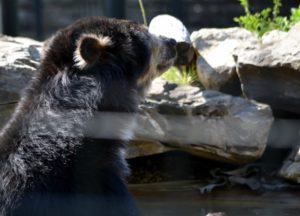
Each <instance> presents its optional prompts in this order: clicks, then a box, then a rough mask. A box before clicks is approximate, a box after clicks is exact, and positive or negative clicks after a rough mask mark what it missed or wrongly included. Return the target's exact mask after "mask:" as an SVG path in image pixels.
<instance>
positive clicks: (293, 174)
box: [279, 147, 300, 183]
mask: <svg viewBox="0 0 300 216" xmlns="http://www.w3.org/2000/svg"><path fill="white" fill-rule="evenodd" d="M279 175H280V176H281V177H283V178H285V179H288V180H291V181H294V182H296V183H300V147H298V148H297V149H295V150H294V151H293V152H292V153H291V154H290V156H289V157H288V159H287V160H286V161H285V162H284V163H283V166H282V167H281V169H280V170H279Z"/></svg>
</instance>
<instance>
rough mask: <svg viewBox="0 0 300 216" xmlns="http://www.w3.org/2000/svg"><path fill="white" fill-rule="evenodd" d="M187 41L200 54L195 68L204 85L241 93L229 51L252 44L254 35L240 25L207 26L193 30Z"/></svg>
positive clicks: (213, 88)
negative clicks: (235, 26)
mask: <svg viewBox="0 0 300 216" xmlns="http://www.w3.org/2000/svg"><path fill="white" fill-rule="evenodd" d="M191 40H192V43H193V46H194V47H195V48H196V49H197V50H198V52H199V53H200V55H199V56H198V60H197V71H198V75H199V78H200V81H201V82H202V84H203V85H204V87H205V88H206V89H211V90H219V91H221V92H224V93H229V94H233V95H241V86H240V82H239V79H238V76H237V73H236V64H235V60H234V57H233V54H234V53H235V50H236V49H237V48H239V47H241V46H251V45H252V44H256V43H257V42H258V41H257V39H256V37H255V36H254V35H253V34H252V33H251V32H249V31H247V30H245V29H243V28H226V29H214V28H210V29H201V30H199V31H195V32H193V33H192V35H191Z"/></svg>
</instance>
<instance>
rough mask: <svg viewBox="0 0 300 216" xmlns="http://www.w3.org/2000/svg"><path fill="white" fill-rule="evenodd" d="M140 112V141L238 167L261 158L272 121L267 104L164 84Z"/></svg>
mask: <svg viewBox="0 0 300 216" xmlns="http://www.w3.org/2000/svg"><path fill="white" fill-rule="evenodd" d="M141 109H142V112H141V113H140V115H139V117H138V124H137V125H138V127H137V128H136V133H135V135H136V137H137V138H138V139H140V140H156V141H160V142H162V143H166V144H167V145H168V146H171V147H174V148H177V149H181V150H183V151H188V152H191V153H193V154H195V155H200V156H203V157H206V158H211V159H216V160H222V161H227V162H233V163H239V164H240V163H245V162H249V161H252V160H255V159H257V158H259V157H260V156H261V155H262V153H263V152H264V149H265V147H266V143H267V138H268V134H269V131H270V127H271V125H272V122H273V117H272V113H271V110H270V108H269V107H268V106H267V105H264V104H259V103H255V102H253V101H248V100H245V99H242V98H239V97H232V96H230V95H226V94H222V93H220V92H217V91H201V90H200V89H199V88H198V87H192V86H178V85H175V84H170V83H168V82H166V81H163V80H161V79H157V80H155V81H154V82H153V85H152V87H151V89H150V92H149V96H148V97H147V100H146V101H145V103H144V104H143V105H142V106H141Z"/></svg>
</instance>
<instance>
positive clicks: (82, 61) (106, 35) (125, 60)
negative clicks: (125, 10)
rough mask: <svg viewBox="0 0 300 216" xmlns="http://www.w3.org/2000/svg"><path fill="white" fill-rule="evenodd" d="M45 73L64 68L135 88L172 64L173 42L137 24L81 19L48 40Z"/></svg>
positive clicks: (174, 56) (174, 46)
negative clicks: (114, 80)
mask: <svg viewBox="0 0 300 216" xmlns="http://www.w3.org/2000/svg"><path fill="white" fill-rule="evenodd" d="M47 47H48V48H47V49H46V52H45V53H46V54H45V57H44V59H43V62H44V64H42V65H46V67H45V71H47V72H46V74H51V73H53V71H59V70H60V71H61V70H65V68H66V67H67V68H68V69H67V70H68V71H71V72H72V73H77V74H91V75H93V76H101V77H103V76H106V77H107V79H112V80H113V79H114V78H116V79H120V80H122V83H127V84H130V86H135V87H137V88H138V89H144V88H145V87H147V86H148V85H149V84H150V82H151V80H152V79H153V78H154V77H156V76H158V75H159V74H161V73H162V72H164V71H166V70H167V69H168V68H169V67H170V66H172V65H173V63H174V61H175V58H176V42H175V40H173V39H168V38H162V37H157V36H155V35H152V34H150V33H149V32H148V29H147V28H146V27H145V26H143V25H140V24H137V23H135V22H132V21H127V20H117V19H110V18H104V17H89V18H84V19H81V20H79V21H77V22H75V23H74V24H72V25H71V26H69V27H67V28H65V29H63V30H61V31H59V32H58V33H57V34H56V35H55V36H54V37H52V39H51V40H49V42H48V45H47Z"/></svg>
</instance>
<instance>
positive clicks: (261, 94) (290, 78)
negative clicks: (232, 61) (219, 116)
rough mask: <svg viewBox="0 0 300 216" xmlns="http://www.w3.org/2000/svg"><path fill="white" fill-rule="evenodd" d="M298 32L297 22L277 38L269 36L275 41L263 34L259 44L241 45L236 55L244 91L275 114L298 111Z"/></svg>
mask: <svg viewBox="0 0 300 216" xmlns="http://www.w3.org/2000/svg"><path fill="white" fill-rule="evenodd" d="M273 34H274V33H273ZM277 34H278V33H277ZM299 35H300V23H299V24H297V25H295V26H294V27H293V28H292V29H291V30H290V31H289V32H288V33H279V36H278V37H279V38H278V39H272V40H273V41H274V40H275V42H270V38H272V37H271V36H270V35H269V37H268V36H266V37H265V39H264V40H263V43H262V44H257V46H253V47H252V48H251V49H244V51H241V52H239V54H238V56H237V72H238V75H239V78H240V80H241V82H242V89H243V93H244V95H245V96H246V97H248V98H250V99H254V100H257V101H259V102H263V103H267V104H269V105H270V106H271V107H272V109H273V111H274V112H275V114H276V115H277V113H293V114H297V115H299V114H300V37H299ZM266 38H269V40H266Z"/></svg>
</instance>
